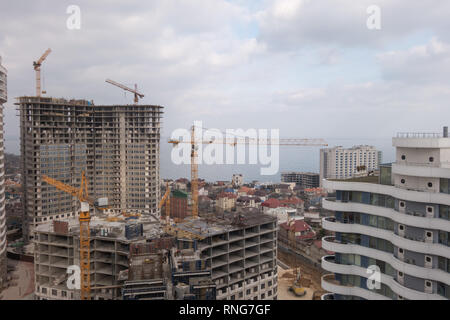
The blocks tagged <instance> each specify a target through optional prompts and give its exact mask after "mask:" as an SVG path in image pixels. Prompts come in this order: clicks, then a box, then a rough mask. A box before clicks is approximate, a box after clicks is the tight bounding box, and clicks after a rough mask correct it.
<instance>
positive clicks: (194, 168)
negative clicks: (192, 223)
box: [169, 125, 328, 219]
mask: <svg viewBox="0 0 450 320" xmlns="http://www.w3.org/2000/svg"><path fill="white" fill-rule="evenodd" d="M224 135H225V136H226V134H224ZM195 137H196V135H195V125H193V126H192V127H191V140H190V141H181V140H174V139H170V140H169V143H171V144H172V145H173V146H174V147H175V146H177V145H178V144H180V143H188V144H191V197H192V206H191V215H192V217H193V218H194V219H196V218H198V164H197V150H198V144H213V143H214V144H229V145H232V146H236V145H238V144H258V145H279V146H328V144H327V143H326V142H325V141H324V140H323V139H274V140H268V139H266V140H264V139H256V140H255V139H247V140H242V139H238V138H233V139H231V140H230V139H228V140H208V141H197V140H196V138H195Z"/></svg>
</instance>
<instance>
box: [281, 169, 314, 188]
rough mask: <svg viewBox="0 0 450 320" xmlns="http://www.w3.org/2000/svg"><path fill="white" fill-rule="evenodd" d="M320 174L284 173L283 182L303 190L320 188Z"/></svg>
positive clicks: (282, 175) (282, 174)
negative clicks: (293, 183)
mask: <svg viewBox="0 0 450 320" xmlns="http://www.w3.org/2000/svg"><path fill="white" fill-rule="evenodd" d="M319 176H320V175H319V174H318V173H313V172H283V173H281V182H285V183H291V182H295V184H296V185H298V186H301V187H303V188H318V187H319V184H320V182H319V181H320V180H319Z"/></svg>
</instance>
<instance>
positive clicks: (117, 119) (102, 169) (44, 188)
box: [17, 97, 162, 240]
mask: <svg viewBox="0 0 450 320" xmlns="http://www.w3.org/2000/svg"><path fill="white" fill-rule="evenodd" d="M18 100H19V102H18V103H17V105H18V109H19V111H20V131H21V154H22V159H21V161H22V173H23V174H22V177H23V195H24V201H23V206H24V208H23V212H24V235H25V237H26V239H28V240H31V239H33V230H34V228H35V227H36V226H37V225H38V224H40V223H45V222H47V221H53V220H55V219H61V218H68V217H74V216H75V215H76V212H78V208H79V203H78V200H76V199H75V198H73V197H72V196H71V195H68V194H65V193H63V192H62V191H59V190H57V189H55V188H54V187H53V186H50V185H47V184H46V183H43V182H42V175H43V174H45V175H48V176H50V177H52V178H54V179H57V180H59V181H61V182H64V183H66V184H69V185H73V186H78V185H79V183H80V178H81V172H82V171H83V170H84V171H85V172H86V176H87V177H88V180H89V194H90V195H91V196H92V197H94V198H104V197H106V198H108V202H109V205H110V206H111V208H114V209H118V210H122V211H129V212H139V213H143V214H153V215H159V210H158V200H159V198H160V189H159V139H160V120H161V115H162V107H161V106H154V105H112V106H97V105H94V104H93V102H91V101H87V100H70V101H68V100H65V99H55V98H47V97H20V98H18Z"/></svg>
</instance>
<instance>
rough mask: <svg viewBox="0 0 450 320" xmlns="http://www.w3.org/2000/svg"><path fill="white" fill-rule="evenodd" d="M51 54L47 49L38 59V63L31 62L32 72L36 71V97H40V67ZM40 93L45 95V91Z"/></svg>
mask: <svg viewBox="0 0 450 320" xmlns="http://www.w3.org/2000/svg"><path fill="white" fill-rule="evenodd" d="M50 52H52V50H51V49H50V48H49V49H47V50H46V51H45V52H44V54H43V55H42V56H41V57H40V58H39V60H38V61H34V62H33V67H34V70H35V71H36V97H40V96H41V65H42V62H44V60H45V59H46V58H47V56H48V55H49V54H50ZM42 93H44V94H45V93H46V92H45V91H42Z"/></svg>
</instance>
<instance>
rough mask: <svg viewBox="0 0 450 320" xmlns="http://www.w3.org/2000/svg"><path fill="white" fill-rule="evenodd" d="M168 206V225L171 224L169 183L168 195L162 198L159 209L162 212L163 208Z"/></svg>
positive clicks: (167, 185) (167, 184)
mask: <svg viewBox="0 0 450 320" xmlns="http://www.w3.org/2000/svg"><path fill="white" fill-rule="evenodd" d="M164 204H166V224H169V219H170V187H169V182H167V183H166V193H165V194H164V196H163V197H162V198H161V201H160V202H159V205H158V208H159V210H161V208H162V206H163V205H164Z"/></svg>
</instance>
